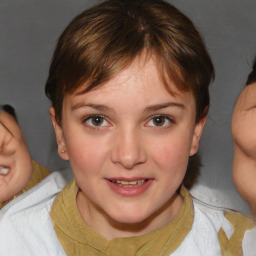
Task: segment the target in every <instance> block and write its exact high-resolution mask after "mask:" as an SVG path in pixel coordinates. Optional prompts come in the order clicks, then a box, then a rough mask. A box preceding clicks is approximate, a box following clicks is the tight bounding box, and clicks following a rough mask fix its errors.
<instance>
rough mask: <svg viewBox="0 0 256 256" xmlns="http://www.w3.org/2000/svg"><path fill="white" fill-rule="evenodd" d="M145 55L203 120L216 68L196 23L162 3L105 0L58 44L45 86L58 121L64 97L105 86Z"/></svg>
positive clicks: (78, 19)
mask: <svg viewBox="0 0 256 256" xmlns="http://www.w3.org/2000/svg"><path fill="white" fill-rule="evenodd" d="M143 51H146V52H147V53H149V54H153V55H155V56H156V59H157V61H158V66H159V72H160V73H159V74H160V75H161V77H162V78H163V79H164V82H165V85H166V88H167V89H168V82H169V81H173V82H174V83H175V84H176V85H177V87H178V88H179V89H180V90H184V91H188V90H191V91H192V92H193V95H194V97H195V101H196V121H198V120H200V119H201V118H202V117H204V116H205V115H206V114H207V110H208V106H209V91H208V86H209V84H210V82H211V80H212V79H213V78H214V68H213V65H212V62H211V59H210V57H209V55H208V53H207V50H206V48H205V45H204V43H203V40H202V38H201V36H200V34H199V33H198V31H197V30H196V28H195V27H194V25H193V23H192V22H191V21H190V20H189V19H188V18H187V17H186V16H185V15H184V14H182V13H181V12H180V11H179V10H177V9H176V8H175V7H173V6H172V5H170V4H169V3H166V2H164V1H161V0H107V1H104V2H102V3H100V4H99V5H96V6H94V7H92V8H90V9H88V10H85V11H84V12H83V13H81V14H80V15H78V16H77V17H76V18H75V19H73V20H72V21H71V23H70V24H69V25H68V27H67V28H66V29H65V30H64V32H63V33H62V35H61V36H60V38H59V40H58V43H57V46H56V49H55V52H54V55H53V58H52V63H51V66H50V70H49V76H48V79H47V82H46V87H45V92H46V95H47V97H48V98H49V99H50V100H51V102H52V106H53V107H54V109H55V113H56V116H55V117H56V120H57V122H58V123H59V124H60V123H61V112H62V103H63V98H64V96H65V94H72V93H73V92H74V91H76V90H77V89H78V88H79V89H80V87H81V86H82V85H83V88H82V87H81V89H82V92H87V91H90V90H92V89H93V88H96V87H97V86H99V85H102V84H103V83H104V82H106V81H108V80H109V79H111V78H112V77H113V76H114V75H116V74H117V73H118V72H120V71H121V70H122V69H124V68H125V67H127V66H128V65H129V64H130V63H131V62H132V61H133V59H134V58H135V57H136V56H139V55H140V54H141V53H142V52H143ZM138 72H139V71H138ZM84 84H86V86H84Z"/></svg>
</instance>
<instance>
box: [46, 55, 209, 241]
mask: <svg viewBox="0 0 256 256" xmlns="http://www.w3.org/2000/svg"><path fill="white" fill-rule="evenodd" d="M170 86H171V89H172V91H173V92H174V94H173V95H171V94H170V93H168V92H167V90H166V89H165V87H164V84H163V82H162V80H161V79H160V78H159V76H158V72H157V65H156V62H155V60H154V58H150V59H149V60H147V61H145V59H143V57H140V58H139V57H138V58H136V59H135V60H134V61H133V63H132V64H131V65H130V66H129V67H128V68H126V69H125V70H123V71H122V72H120V73H119V74H117V75H116V76H115V77H114V78H112V79H111V80H110V81H108V82H107V83H106V84H104V85H102V86H101V87H99V88H98V89H95V90H93V91H90V92H88V93H85V94H82V95H78V94H77V93H74V94H72V95H67V96H66V97H65V99H64V102H63V112H62V114H63V116H62V117H63V119H62V126H61V127H60V126H58V125H57V124H56V122H55V118H54V110H53V109H51V110H50V113H51V115H52V117H53V118H52V119H53V125H54V127H55V132H56V135H57V142H58V150H59V154H60V156H61V157H62V158H63V159H69V160H70V164H71V167H72V170H73V173H74V177H75V180H76V182H77V185H78V187H79V188H80V192H79V193H78V196H77V205H78V208H79V211H80V213H81V215H82V217H83V219H84V221H85V222H86V223H87V224H88V225H90V226H92V227H93V228H95V229H96V230H98V231H99V232H100V233H101V234H102V235H104V236H105V237H106V238H108V239H111V238H113V237H121V236H130V235H138V234H144V233H147V232H149V231H151V230H153V229H156V228H158V227H161V226H163V225H165V224H167V223H168V222H169V221H171V220H172V219H173V217H175V216H176V214H177V213H178V211H179V209H180V207H181V205H182V202H183V199H182V197H181V196H180V195H179V194H178V193H177V189H178V188H179V186H180V185H181V183H182V180H183V177H184V175H185V172H186V168H187V163H188V157H189V156H191V155H193V154H195V153H196V151H197V149H198V145H199V140H200V136H201V133H202V130H203V126H204V123H205V119H204V120H201V121H200V122H199V123H197V124H195V100H194V97H193V95H192V93H190V92H185V93H184V92H180V91H178V90H177V89H176V86H175V84H171V85H170ZM62 150H66V151H65V152H64V153H63V152H61V151H62Z"/></svg>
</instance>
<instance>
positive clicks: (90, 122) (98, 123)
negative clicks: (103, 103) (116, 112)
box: [83, 115, 109, 127]
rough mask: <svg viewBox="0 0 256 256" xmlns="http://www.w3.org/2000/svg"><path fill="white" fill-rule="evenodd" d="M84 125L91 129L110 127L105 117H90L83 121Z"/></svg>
mask: <svg viewBox="0 0 256 256" xmlns="http://www.w3.org/2000/svg"><path fill="white" fill-rule="evenodd" d="M83 123H84V124H86V125H87V126H89V127H108V126H109V123H108V121H107V120H106V119H105V118H104V116H100V115H90V116H88V117H87V118H86V119H85V120H84V121H83Z"/></svg>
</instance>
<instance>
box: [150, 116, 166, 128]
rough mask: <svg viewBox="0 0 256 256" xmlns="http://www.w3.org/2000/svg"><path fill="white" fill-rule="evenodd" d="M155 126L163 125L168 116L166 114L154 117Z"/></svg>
mask: <svg viewBox="0 0 256 256" xmlns="http://www.w3.org/2000/svg"><path fill="white" fill-rule="evenodd" d="M152 121H153V123H154V125H155V126H163V125H164V124H165V122H166V117H164V116H156V117H154V118H153V119H152Z"/></svg>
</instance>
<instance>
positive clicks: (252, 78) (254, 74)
mask: <svg viewBox="0 0 256 256" xmlns="http://www.w3.org/2000/svg"><path fill="white" fill-rule="evenodd" d="M254 82H256V57H255V59H254V62H253V66H252V71H251V73H250V74H249V75H248V78H247V81H246V85H249V84H252V83H254Z"/></svg>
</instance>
